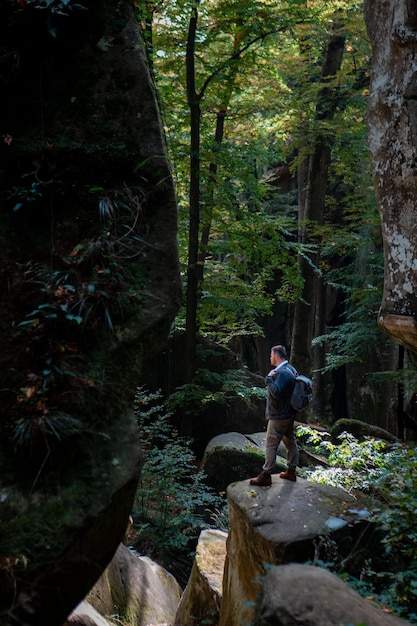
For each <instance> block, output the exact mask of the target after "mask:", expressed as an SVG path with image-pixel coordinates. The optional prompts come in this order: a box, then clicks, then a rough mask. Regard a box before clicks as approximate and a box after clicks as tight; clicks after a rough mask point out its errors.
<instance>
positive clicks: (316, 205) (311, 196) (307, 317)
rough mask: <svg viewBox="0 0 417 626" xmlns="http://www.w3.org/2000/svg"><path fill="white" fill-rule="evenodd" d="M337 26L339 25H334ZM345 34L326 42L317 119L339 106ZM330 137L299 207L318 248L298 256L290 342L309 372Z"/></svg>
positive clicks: (315, 155) (316, 149)
mask: <svg viewBox="0 0 417 626" xmlns="http://www.w3.org/2000/svg"><path fill="white" fill-rule="evenodd" d="M335 30H338V29H335ZM344 45H345V37H344V36H343V35H340V34H339V33H337V34H335V35H333V36H332V37H331V39H330V41H329V42H328V44H327V46H326V51H325V55H324V60H323V68H322V74H321V80H322V82H323V87H322V89H321V91H320V93H319V99H318V102H317V106H316V120H317V122H319V123H320V122H321V121H323V120H329V119H332V118H333V116H334V113H335V110H336V104H337V90H336V88H335V87H334V86H332V85H331V84H326V83H329V81H331V80H332V78H334V76H335V75H336V74H337V72H338V71H339V69H340V67H341V63H342V57H343V51H344ZM330 153H331V139H330V138H329V137H328V136H326V135H325V134H324V133H322V132H321V133H319V134H318V135H316V137H315V141H314V146H313V147H312V150H311V154H310V157H309V164H308V173H307V185H306V191H305V197H304V205H303V206H301V207H300V211H299V240H300V241H301V242H302V243H307V242H308V243H315V244H316V245H317V249H316V251H313V252H312V253H310V254H309V255H308V258H305V257H302V256H300V257H299V264H300V271H301V274H302V276H303V278H304V289H303V294H302V299H300V300H298V301H297V302H296V304H295V307H294V325H293V335H292V343H291V360H292V362H293V363H294V364H295V367H297V368H298V369H299V370H300V371H303V372H306V373H309V372H310V371H311V368H312V340H313V335H314V321H315V315H316V296H317V280H318V278H317V270H316V268H317V267H318V266H319V262H320V240H319V237H317V234H315V233H314V230H315V229H316V228H317V226H320V225H321V224H323V220H324V210H325V196H326V189H327V170H328V166H329V161H330Z"/></svg>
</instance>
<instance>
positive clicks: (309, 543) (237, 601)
mask: <svg viewBox="0 0 417 626" xmlns="http://www.w3.org/2000/svg"><path fill="white" fill-rule="evenodd" d="M227 496H228V503H229V517H230V527H231V530H230V533H229V536H228V540H227V556H226V563H225V572H224V582H223V602H222V608H221V613H220V620H219V625H220V626H241V625H242V624H244V623H253V619H254V607H255V605H256V602H257V597H258V593H259V591H260V582H261V580H262V578H263V576H265V574H266V572H267V571H268V569H269V568H270V567H271V566H274V565H280V564H286V563H305V562H307V561H309V560H311V561H312V562H314V559H322V560H325V561H328V560H330V558H334V557H335V554H336V553H337V554H338V555H340V558H345V557H347V556H348V555H350V558H351V561H349V560H348V561H347V565H348V566H349V567H350V571H352V572H354V573H355V574H356V575H357V574H358V572H359V571H360V568H361V565H362V563H363V559H365V558H366V555H367V554H369V551H371V550H372V549H375V542H377V537H376V536H375V534H374V529H373V527H372V525H371V524H370V523H369V520H368V517H369V513H368V511H367V509H366V508H364V507H360V506H359V505H358V501H357V500H355V499H354V498H353V497H351V496H350V495H349V494H348V493H346V492H344V491H342V490H340V489H337V488H335V487H329V486H326V485H320V484H317V483H311V482H308V481H306V480H303V479H300V478H298V479H297V482H295V483H292V482H289V481H285V480H282V479H280V478H279V477H278V476H273V478H272V486H271V487H266V488H265V487H252V486H251V485H250V484H249V481H241V482H238V483H234V484H231V485H229V487H228V488H227ZM355 545H356V548H357V549H356V550H352V548H353V547H354V546H355ZM355 554H356V555H358V559H359V561H357V562H355V558H354V556H353V555H355ZM277 623H279V622H277ZM289 623H291V622H288V624H289ZM328 623H330V622H328Z"/></svg>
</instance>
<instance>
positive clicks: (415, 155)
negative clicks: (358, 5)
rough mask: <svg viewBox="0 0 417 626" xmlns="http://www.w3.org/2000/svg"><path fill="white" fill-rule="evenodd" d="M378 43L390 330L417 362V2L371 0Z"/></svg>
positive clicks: (374, 113) (371, 26) (377, 118)
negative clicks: (380, 0)
mask: <svg viewBox="0 0 417 626" xmlns="http://www.w3.org/2000/svg"><path fill="white" fill-rule="evenodd" d="M365 21H366V25H367V29H368V34H369V37H370V40H371V45H372V65H373V72H372V79H371V87H370V96H369V100H368V111H367V125H368V144H369V150H370V154H371V159H372V167H373V174H374V187H375V193H376V199H377V204H378V209H379V213H380V217H381V222H382V238H383V245H384V292H383V296H382V302H381V308H380V312H379V315H378V324H379V326H380V327H381V329H382V330H384V331H385V332H386V333H387V334H388V335H390V336H391V337H393V338H394V339H395V340H396V341H397V342H399V343H400V344H401V345H403V346H404V347H405V348H407V349H408V350H410V352H411V354H412V355H414V356H413V360H414V362H415V361H417V357H416V355H417V290H416V285H417V263H416V259H417V203H416V196H417V3H416V2H415V0H387V1H386V2H382V3H381V2H376V0H365Z"/></svg>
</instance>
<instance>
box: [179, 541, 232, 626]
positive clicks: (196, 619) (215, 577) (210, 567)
mask: <svg viewBox="0 0 417 626" xmlns="http://www.w3.org/2000/svg"><path fill="white" fill-rule="evenodd" d="M226 539H227V533H225V532H223V531H221V530H213V529H212V530H203V531H202V532H201V534H200V537H199V540H198V545H197V550H196V556H195V559H194V565H193V569H192V572H191V575H190V579H189V581H188V584H187V586H186V588H185V590H184V593H183V596H182V598H181V602H180V605H179V607H178V611H177V614H176V616H175V622H174V625H175V626H185V624H186V625H187V626H194V625H196V626H197V624H206V625H207V626H216V625H217V624H218V620H219V613H220V607H221V602H222V586H223V569H224V562H225V558H226Z"/></svg>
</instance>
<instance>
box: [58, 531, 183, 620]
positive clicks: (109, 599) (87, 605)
mask: <svg viewBox="0 0 417 626" xmlns="http://www.w3.org/2000/svg"><path fill="white" fill-rule="evenodd" d="M181 593H182V590H181V588H180V586H179V584H178V583H177V581H176V580H175V578H174V577H173V576H172V574H170V573H169V572H167V571H166V570H165V569H164V568H163V567H161V566H159V565H158V564H157V563H155V562H153V561H152V560H151V559H149V558H147V557H142V556H139V555H137V554H135V553H133V552H132V551H131V550H129V548H127V547H126V546H124V545H123V544H120V546H119V548H118V550H117V552H116V554H115V556H114V558H113V560H112V562H111V563H110V565H109V566H108V567H107V569H106V570H105V572H104V573H103V575H102V576H101V578H100V579H99V580H98V581H97V583H96V584H95V585H94V587H93V589H92V590H91V591H90V593H89V594H88V596H87V598H86V599H85V601H83V602H82V603H81V604H80V605H79V606H78V607H77V608H76V609H75V611H74V612H73V613H72V614H71V616H70V617H69V618H68V626H70V625H71V624H77V625H78V624H86V625H87V626H88V624H89V620H91V621H92V620H93V619H94V620H96V621H95V622H94V623H95V624H100V625H101V620H102V619H104V618H106V617H107V618H110V616H114V615H117V618H118V620H120V621H122V622H123V623H128V624H135V626H147V625H148V624H163V623H172V622H173V619H174V617H175V613H176V610H177V607H178V604H179V601H180V597H181Z"/></svg>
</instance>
